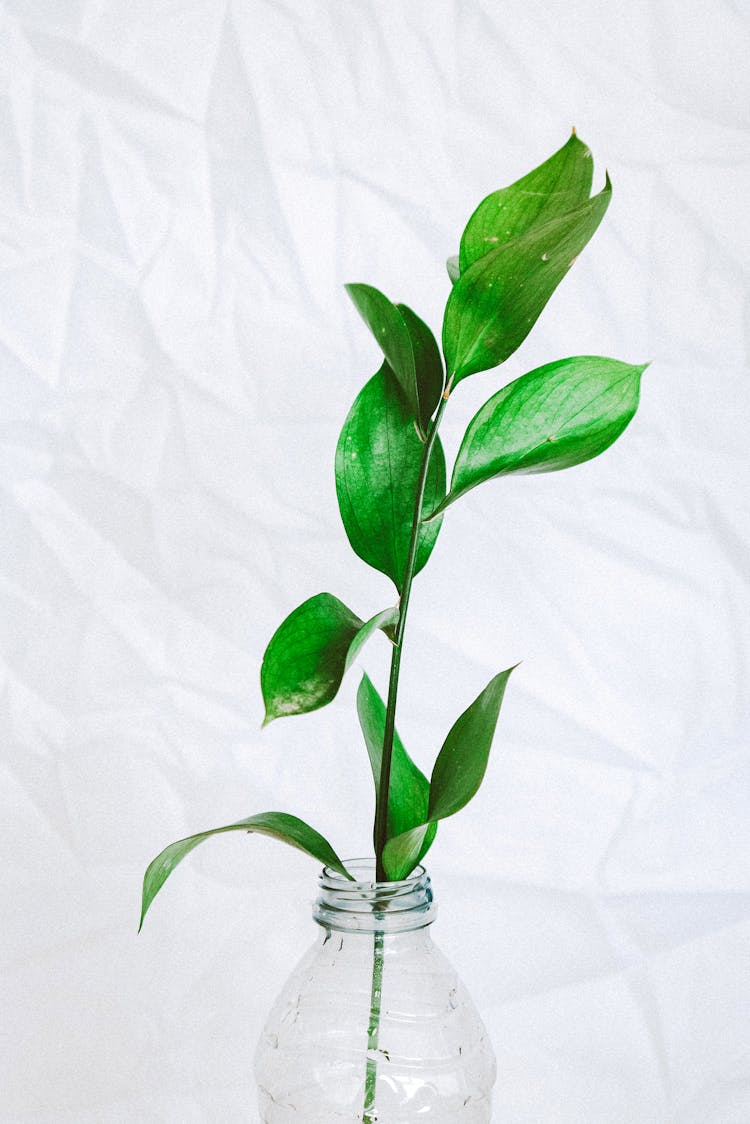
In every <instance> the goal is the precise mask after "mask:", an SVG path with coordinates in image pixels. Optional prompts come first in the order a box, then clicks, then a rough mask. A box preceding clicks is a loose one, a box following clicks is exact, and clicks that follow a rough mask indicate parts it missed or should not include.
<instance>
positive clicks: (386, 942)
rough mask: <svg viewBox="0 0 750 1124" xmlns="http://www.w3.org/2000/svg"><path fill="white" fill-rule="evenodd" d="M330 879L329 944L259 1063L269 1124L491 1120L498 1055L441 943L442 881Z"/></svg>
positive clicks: (324, 915)
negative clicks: (437, 937)
mask: <svg viewBox="0 0 750 1124" xmlns="http://www.w3.org/2000/svg"><path fill="white" fill-rule="evenodd" d="M346 865H347V869H349V870H350V871H351V872H352V874H353V875H354V876H355V878H356V879H357V881H354V882H349V881H347V880H346V879H344V878H342V877H341V876H340V875H338V874H336V873H334V872H333V871H331V870H329V869H325V870H324V871H323V872H322V874H321V876H320V894H319V897H318V900H317V902H316V903H315V907H314V910H313V917H314V919H315V921H317V923H318V925H320V933H319V934H318V938H317V940H316V941H315V943H314V944H313V946H312V948H311V949H310V950H309V952H308V953H307V955H306V956H305V957H304V958H303V959H302V961H301V963H300V964H299V965H298V967H297V968H296V969H295V971H294V972H293V973H292V975H291V977H290V978H289V980H288V981H287V983H286V985H285V987H284V988H283V990H282V992H281V994H280V996H279V998H278V999H277V1001H276V1003H275V1005H274V1007H273V1010H272V1011H271V1014H270V1016H269V1018H268V1021H267V1023H266V1026H265V1028H264V1030H263V1033H262V1035H261V1039H260V1042H259V1043H258V1049H257V1051H256V1058H255V1076H256V1080H257V1083H258V1098H259V1105H260V1118H261V1120H262V1121H263V1124H287V1122H289V1124H292V1122H294V1124H335V1122H342V1124H343V1122H346V1124H350V1122H351V1124H355V1121H360V1122H362V1124H376V1122H377V1124H411V1122H412V1121H413V1122H414V1124H421V1122H423V1121H430V1122H431V1124H489V1121H490V1119H491V1113H492V1106H491V1098H492V1086H493V1085H494V1083H495V1057H494V1054H493V1050H492V1045H491V1043H490V1041H489V1038H488V1036H487V1032H486V1030H485V1028H484V1026H483V1024H482V1021H481V1019H480V1017H479V1015H478V1013H477V1011H476V1008H475V1007H474V1004H473V1003H472V1001H471V999H470V998H469V995H468V994H467V992H466V989H465V988H464V986H463V984H462V983H461V981H460V980H459V979H458V977H457V975H456V972H455V970H454V969H453V968H452V967H451V965H450V964H449V963H448V961H447V960H446V958H445V957H444V956H443V954H442V953H441V952H440V951H439V950H438V949H437V948H436V947H435V945H434V944H433V942H432V938H431V935H430V929H429V926H430V925H431V923H432V921H433V920H434V917H435V905H434V903H433V896H432V890H431V885H430V879H429V877H428V876H427V874H426V872H425V870H424V868H423V867H418V868H417V869H416V871H415V872H414V873H413V874H412V875H411V877H409V878H407V879H405V880H404V881H402V882H375V881H373V878H374V864H373V862H372V860H369V859H357V860H352V861H350V862H348V863H347V864H346Z"/></svg>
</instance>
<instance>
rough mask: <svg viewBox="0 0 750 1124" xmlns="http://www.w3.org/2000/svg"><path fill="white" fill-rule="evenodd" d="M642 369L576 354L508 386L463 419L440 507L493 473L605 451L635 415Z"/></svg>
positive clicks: (546, 468)
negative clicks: (462, 432) (466, 424)
mask: <svg viewBox="0 0 750 1124" xmlns="http://www.w3.org/2000/svg"><path fill="white" fill-rule="evenodd" d="M647 366H648V364H643V365H641V366H631V365H630V364H629V363H622V362H621V361H620V360H618V359H606V358H603V357H602V356H598V355H578V356H574V357H573V358H571V359H559V360H558V361H557V362H555V363H547V364H546V365H545V366H544V367H538V368H537V369H536V370H535V371H530V372H529V373H528V374H527V375H521V377H520V378H518V379H515V380H514V381H513V382H511V383H508V385H507V386H504V387H503V388H502V390H499V391H498V392H497V394H494V395H493V396H492V398H490V399H489V401H487V402H485V404H484V406H482V408H481V409H480V410H479V412H478V413H477V414H476V415H475V416H474V418H473V419H472V420H471V422H470V423H469V427H468V429H467V430H466V433H465V435H464V439H463V441H462V442H461V447H460V449H459V450H458V456H457V457H456V463H455V465H454V468H453V478H452V480H451V488H450V492H449V493H448V495H447V496H446V498H445V500H444V502H443V503H442V504H441V505H440V507H439V508H438V509H437V510H438V512H440V511H441V510H444V509H445V508H446V507H448V505H449V504H451V503H453V502H454V500H457V499H458V498H459V496H462V495H464V494H465V493H466V492H468V491H469V490H470V489H471V488H474V487H476V485H477V484H481V483H482V482H483V481H484V480H490V479H492V477H494V476H507V475H509V474H511V473H532V472H557V471H558V470H560V469H563V468H570V467H572V466H573V465H576V464H582V463H583V461H587V460H591V459H592V457H596V456H598V455H599V453H603V452H604V450H605V449H608V448H609V446H610V445H611V444H612V443H613V442H614V441H616V440H617V438H618V437H619V436H620V434H621V433H622V432H623V430H624V429H625V428H626V426H627V425H628V424H629V422H630V421H631V419H632V418H633V415H634V414H635V411H636V409H637V407H638V399H639V395H640V382H641V375H642V374H643V372H644V371H645V369H646V367H647Z"/></svg>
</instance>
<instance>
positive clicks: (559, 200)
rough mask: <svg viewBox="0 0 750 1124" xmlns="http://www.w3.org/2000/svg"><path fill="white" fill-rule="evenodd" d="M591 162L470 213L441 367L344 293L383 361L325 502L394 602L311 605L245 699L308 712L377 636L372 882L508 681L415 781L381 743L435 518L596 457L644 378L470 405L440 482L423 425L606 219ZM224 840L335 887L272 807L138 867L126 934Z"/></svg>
mask: <svg viewBox="0 0 750 1124" xmlns="http://www.w3.org/2000/svg"><path fill="white" fill-rule="evenodd" d="M592 164H593V161H592V159H591V153H590V152H589V150H588V148H587V147H586V146H585V145H584V144H583V143H582V142H581V141H580V140H579V139H578V137H577V136H576V135H575V131H574V132H573V135H572V136H571V137H570V140H569V141H568V142H567V144H565V145H564V146H563V147H562V148H561V149H560V150H559V151H558V152H556V153H555V154H554V155H553V156H551V157H550V158H549V159H548V160H546V161H545V162H544V163H543V164H541V165H540V166H539V167H538V168H535V169H534V170H533V171H532V172H529V174H528V175H526V176H524V177H523V178H522V179H520V180H518V181H517V182H516V183H513V184H511V186H510V187H506V188H502V189H501V190H499V191H495V192H493V193H492V194H491V195H489V196H488V197H487V198H486V199H485V200H484V201H483V202H482V203H480V204H479V206H478V207H477V209H476V210H475V211H474V213H473V215H472V216H471V218H470V219H469V222H468V225H467V226H466V229H465V230H464V233H463V236H462V238H461V245H460V250H459V253H458V255H457V256H456V257H454V258H451V259H449V262H448V273H449V276H450V278H451V281H452V283H453V285H452V289H451V292H450V295H449V297H448V301H447V304H446V308H445V316H444V320H443V336H442V353H443V357H444V360H445V365H444V364H443V359H442V358H441V354H440V350H439V348H438V345H437V343H436V341H435V339H434V337H433V335H432V333H431V331H430V329H429V328H428V327H427V325H426V324H424V323H423V321H422V320H420V318H419V317H418V316H417V315H416V314H415V313H414V312H412V311H411V309H410V308H407V306H406V305H403V304H392V303H391V301H390V300H389V299H388V298H387V297H385V296H384V295H383V294H382V293H380V292H378V290H377V289H374V288H372V286H370V285H361V284H356V285H347V287H346V288H347V292H348V293H349V296H350V297H351V299H352V301H353V302H354V304H355V306H356V308H357V310H358V312H359V313H360V315H361V316H362V318H363V320H364V321H365V323H366V324H367V326H368V328H369V329H370V331H371V332H372V334H373V336H374V337H375V339H376V340H377V342H378V344H379V346H380V348H381V349H382V352H383V356H384V360H383V364H382V366H381V367H380V369H379V370H378V371H377V373H376V374H375V375H373V376H372V378H371V379H370V380H369V382H367V383H366V384H365V386H364V387H363V389H362V390H361V391H360V393H359V395H358V396H357V398H356V400H355V402H354V405H353V406H352V408H351V410H350V411H349V414H348V415H347V418H346V420H345V422H344V427H343V429H342V431H341V436H340V438H339V442H338V447H337V450H336V491H337V494H338V501H339V508H340V511H341V517H342V520H343V523H344V528H345V530H346V534H347V536H348V539H349V542H350V543H351V546H352V548H353V549H354V551H355V553H356V554H358V555H359V557H360V558H362V559H363V560H364V561H365V562H367V563H368V565H370V566H372V567H374V568H375V569H376V570H380V571H381V572H382V573H384V574H386V575H387V576H388V577H389V578H390V579H391V580H392V581H393V583H394V585H395V587H396V590H397V592H398V603H397V605H396V606H395V607H393V608H387V609H384V610H383V611H382V612H380V613H378V614H377V615H376V616H374V617H372V619H371V620H368V621H363V620H362V619H361V618H360V617H358V616H357V614H356V613H354V612H353V611H352V610H351V609H349V608H348V607H347V606H346V605H344V604H343V602H341V601H339V599H338V598H337V597H334V596H333V595H332V594H330V593H319V594H317V595H316V596H315V597H311V598H310V599H309V600H307V601H305V602H304V603H303V604H302V605H300V606H299V607H298V608H297V609H295V610H294V611H293V612H292V613H291V614H290V615H289V616H288V617H287V618H286V620H285V621H284V622H283V623H282V624H281V625H280V626H279V628H278V629H277V631H276V632H275V634H274V635H273V637H272V638H271V641H270V643H269V645H268V648H267V649H266V653H265V656H264V659H263V666H262V668H261V688H262V692H263V699H264V701H265V709H266V717H265V723H264V724H267V723H268V722H271V721H273V720H274V719H276V718H280V717H282V716H285V715H290V714H304V713H306V712H308V711H312V710H316V709H318V708H319V707H322V706H325V704H326V703H329V702H331V700H332V699H333V698H334V697H335V695H336V693H337V691H338V689H339V686H340V684H341V681H342V679H343V676H344V675H345V673H346V671H347V670H348V668H349V667H350V665H351V664H352V662H353V661H354V659H355V658H356V656H357V655H358V654H359V652H360V650H361V649H362V646H363V645H364V644H365V643H366V641H367V640H368V639H369V638H370V637H371V636H372V635H373V633H375V632H378V631H379V632H382V633H383V634H385V636H386V637H387V638H388V640H389V642H390V644H391V672H390V681H389V684H388V695H387V701H386V702H385V703H384V702H383V700H382V698H381V697H380V695H379V694H378V692H377V690H376V689H375V687H374V686H373V684H372V683H371V681H370V679H369V678H368V677H367V675H364V676H363V678H362V682H361V684H360V687H359V691H358V694H357V710H358V714H359V721H360V724H361V727H362V732H363V734H364V740H365V745H366V747H367V752H368V754H369V758H370V764H371V767H372V774H373V779H374V783H375V823H374V832H373V842H374V848H375V860H376V877H377V878H378V880H381V881H392V880H397V879H402V878H405V877H406V876H407V875H408V874H409V873H410V872H411V871H412V870H413V869H414V867H415V866H416V865H417V863H419V862H420V860H421V859H422V858H423V856H424V855H425V853H426V852H427V850H428V849H429V847H430V846H431V845H432V842H433V840H434V838H435V833H436V831H437V826H438V823H439V821H440V820H442V819H445V818H446V817H447V816H452V815H454V814H455V813H456V812H458V811H460V810H461V809H462V808H463V807H464V806H465V805H466V804H467V803H468V802H469V801H470V800H471V798H472V797H473V796H474V794H475V793H476V791H477V789H478V788H479V785H480V784H481V782H482V778H483V776H484V772H485V769H486V766H487V760H488V756H489V752H490V746H491V743H492V738H493V735H494V731H495V726H496V723H497V718H498V714H499V711H500V705H501V703H502V699H503V694H504V692H505V688H506V685H507V682H508V678H509V676H510V674H511V671H512V670H513V669H512V668H510V669H508V670H506V671H501V672H500V673H499V674H498V675H495V676H494V677H493V678H492V679H491V680H490V682H489V683H488V684H487V686H486V687H485V688H484V689H483V690H482V691H481V693H480V694H479V695H478V697H477V698H476V699H475V700H474V702H472V703H471V705H470V706H469V707H468V708H467V709H466V710H465V711H464V712H463V714H462V715H461V716H460V718H458V719H457V721H456V722H455V723H454V725H453V727H452V728H451V730H450V731H449V733H448V736H447V737H446V739H445V742H444V743H443V746H442V749H441V750H440V752H439V753H438V754H437V758H436V760H435V764H434V767H433V770H432V775H431V777H430V780H429V781H428V780H427V778H426V777H425V776H424V774H423V773H422V772H421V770H420V769H419V768H418V767H417V766H416V765H415V763H414V761H413V760H412V758H411V757H410V756H409V754H408V752H407V750H406V749H405V747H404V745H403V744H402V742H401V740H400V738H399V736H398V734H397V732H396V727H395V717H396V698H397V693H398V684H399V669H400V665H401V656H402V653H403V648H404V637H405V629H406V618H407V611H408V607H409V596H410V593H411V587H412V582H413V580H414V578H415V577H416V575H417V574H418V573H419V572H420V570H421V569H422V568H423V567H424V566H425V564H426V563H427V561H428V559H429V557H430V554H431V553H432V550H433V547H434V546H435V542H436V540H437V537H438V534H439V533H440V527H441V524H442V520H443V516H444V513H445V511H446V510H447V509H448V508H449V507H450V505H451V504H453V503H454V502H455V501H456V500H457V499H459V498H460V497H461V496H463V495H464V494H465V493H466V492H468V491H469V490H470V489H471V488H474V487H476V485H477V484H481V483H482V482H483V481H485V480H490V479H492V478H493V477H496V476H506V475H511V474H513V473H532V472H553V471H556V470H558V469H561V468H569V467H571V466H572V465H576V464H580V463H581V462H583V461H586V460H589V459H590V458H591V457H595V456H597V455H598V454H599V453H601V452H603V451H604V450H605V449H606V448H607V447H608V446H609V445H611V444H612V442H613V441H615V439H616V438H617V437H619V435H620V434H621V433H622V432H623V430H624V429H625V427H626V426H627V424H628V423H629V421H630V420H631V418H632V417H633V415H634V413H635V410H636V407H637V405H638V395H639V386H640V378H641V374H642V373H643V371H644V369H645V365H636V366H633V365H631V364H628V363H623V362H620V361H619V360H617V359H606V358H602V357H600V356H591V355H586V356H577V357H574V358H570V359H560V360H557V361H555V362H552V363H547V364H545V366H543V367H539V368H537V369H536V370H534V371H531V372H529V373H528V374H525V375H522V376H521V377H520V378H517V379H515V380H514V381H513V382H510V383H508V384H507V385H505V386H503V387H502V388H501V389H500V390H498V391H497V392H496V393H495V394H494V395H493V396H492V397H491V398H490V399H489V401H487V402H486V403H485V404H484V406H482V408H481V409H480V410H479V412H478V413H477V414H476V416H475V417H474V418H473V419H472V421H471V422H470V423H469V426H468V428H467V430H466V433H465V435H464V438H463V441H462V443H461V446H460V449H459V452H458V456H457V458H456V463H455V464H454V466H453V472H452V475H451V480H450V485H448V486H447V485H446V471H445V457H444V455H443V449H442V446H441V444H440V439H439V437H438V429H439V427H440V423H441V421H442V419H443V414H444V412H445V410H446V408H447V406H448V403H449V401H451V400H452V396H453V392H454V391H455V389H456V387H457V386H458V384H459V383H460V382H462V381H463V379H465V378H468V377H469V376H470V375H473V374H475V373H476V372H478V371H484V370H487V369H488V368H491V367H496V366H498V365H499V364H501V363H503V362H504V361H505V360H506V359H507V358H508V357H509V356H510V355H512V354H513V353H514V352H515V351H516V349H517V348H518V347H519V346H520V345H521V344H522V343H523V341H524V340H525V338H526V336H527V335H528V334H529V332H530V331H531V328H532V327H533V325H534V323H535V322H536V320H537V318H538V317H539V315H540V313H541V312H542V309H543V308H544V306H545V305H546V303H547V301H548V300H549V298H550V297H551V296H552V293H553V292H554V290H555V289H556V288H557V286H558V284H559V283H560V281H562V279H563V277H564V276H565V274H566V273H567V272H568V270H569V269H570V267H571V266H572V265H573V262H574V261H575V259H576V257H577V256H578V254H580V252H581V250H583V248H584V247H585V246H586V244H587V242H588V241H589V239H590V238H591V236H592V235H593V233H594V231H595V230H596V228H597V227H598V225H599V223H600V222H601V220H602V218H603V216H604V213H605V211H606V210H607V207H608V205H609V201H610V197H611V194H612V188H611V184H610V181H609V177H606V181H605V185H604V187H603V188H602V190H601V191H600V192H598V194H596V195H593V196H592V195H591V184H592ZM226 831H245V832H261V833H263V834H266V835H272V836H274V837H275V838H277V839H281V840H283V841H284V842H285V843H289V844H291V845H292V846H294V847H298V848H299V849H300V850H302V851H306V852H307V853H308V854H310V855H312V856H313V857H314V858H315V859H317V860H318V861H319V862H322V863H324V864H326V865H327V866H329V867H331V868H333V869H334V870H336V871H338V872H339V873H340V874H342V875H343V876H345V877H349V875H348V872H347V870H346V867H345V865H344V863H343V862H342V861H341V859H340V858H339V857H338V855H337V853H336V852H335V851H334V850H333V848H332V847H331V845H330V844H329V843H328V842H327V840H325V839H324V838H323V837H322V836H321V835H320V834H319V833H318V832H317V831H315V830H314V829H313V828H312V827H310V826H309V825H308V824H306V823H305V822H303V821H302V820H300V819H298V818H297V817H296V816H292V815H288V814H287V813H284V812H264V813H261V814H260V815H255V816H250V817H249V818H248V819H244V820H239V821H238V822H237V823H233V824H229V825H228V826H227V827H220V828H214V829H213V830H211V831H204V832H200V833H199V834H197V835H191V836H189V837H188V838H187V839H181V840H179V841H178V842H177V843H172V844H171V845H170V846H169V847H167V848H166V849H165V850H164V851H162V852H161V854H160V855H158V856H157V858H155V859H154V861H153V862H152V863H151V865H150V866H149V867H148V870H147V871H146V875H145V879H144V885H143V905H142V915H141V922H142V921H143V917H144V916H145V914H146V911H147V910H148V908H149V906H150V905H151V902H152V901H153V899H154V897H155V896H156V894H157V893H158V891H159V890H160V889H161V887H162V886H163V884H164V882H165V880H166V879H167V877H168V876H169V874H171V872H172V871H173V870H174V868H175V866H176V865H177V864H178V863H179V862H180V861H181V860H182V859H183V858H184V857H185V855H187V854H188V852H189V851H192V850H193V848H194V847H196V846H197V845H198V844H199V843H202V842H203V840H204V839H207V838H208V837H209V836H211V835H217V834H221V833H222V832H226Z"/></svg>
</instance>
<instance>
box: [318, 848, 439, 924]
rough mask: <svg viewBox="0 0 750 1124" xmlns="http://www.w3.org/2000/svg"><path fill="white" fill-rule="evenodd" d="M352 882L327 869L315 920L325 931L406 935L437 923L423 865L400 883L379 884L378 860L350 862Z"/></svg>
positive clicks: (430, 890)
mask: <svg viewBox="0 0 750 1124" xmlns="http://www.w3.org/2000/svg"><path fill="white" fill-rule="evenodd" d="M344 865H345V866H346V869H347V870H348V871H349V872H350V873H351V874H352V875H353V876H354V879H355V880H354V881H353V882H350V881H349V880H348V879H346V878H343V877H342V876H341V875H340V874H337V873H336V872H335V871H333V870H331V869H330V868H329V867H324V869H323V870H322V871H321V874H320V878H319V880H318V882H319V894H318V899H317V901H316V902H315V905H314V907H313V918H314V920H315V921H317V922H318V924H319V925H322V926H324V928H326V929H337V930H339V931H342V932H359V933H378V932H382V933H405V932H408V931H409V930H411V929H422V928H424V926H425V925H430V924H432V922H433V921H434V920H435V913H436V909H437V907H436V905H435V902H434V900H433V895H432V883H431V881H430V877H429V875H428V874H427V871H426V870H425V868H424V867H423V866H418V867H416V868H415V869H414V871H413V872H412V873H411V874H410V875H409V877H408V878H404V879H402V880H401V881H400V882H377V881H376V880H375V860H374V859H372V858H364V859H348V860H347V861H346V862H345V863H344Z"/></svg>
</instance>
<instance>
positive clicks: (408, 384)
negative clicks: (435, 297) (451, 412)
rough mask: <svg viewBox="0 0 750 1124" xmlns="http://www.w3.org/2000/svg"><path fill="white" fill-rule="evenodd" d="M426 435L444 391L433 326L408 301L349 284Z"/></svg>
mask: <svg viewBox="0 0 750 1124" xmlns="http://www.w3.org/2000/svg"><path fill="white" fill-rule="evenodd" d="M346 291H347V293H348V294H349V296H350V297H351V299H352V301H353V302H354V305H355V307H356V309H357V311H358V312H359V314H360V316H361V317H362V319H363V320H364V322H365V324H367V326H368V328H369V329H370V331H371V332H372V334H373V336H374V337H375V339H376V341H377V343H378V345H379V346H380V349H381V350H382V352H383V355H384V356H385V357H386V359H387V361H388V364H389V366H390V368H391V370H392V371H393V373H394V375H395V376H396V380H397V382H398V384H399V386H400V387H401V390H402V391H403V393H404V397H405V399H406V402H407V404H408V406H409V410H410V412H411V416H412V417H413V418H416V419H417V424H418V425H419V428H420V430H421V432H422V435H424V434H425V433H426V431H427V426H428V425H429V422H430V418H431V417H432V415H433V414H434V412H435V408H436V407H437V404H438V402H439V400H440V395H441V393H442V390H443V362H442V359H441V358H440V351H439V349H438V345H437V343H436V342H435V337H434V336H433V334H432V332H431V331H430V329H429V328H428V327H427V325H426V324H425V323H424V321H422V320H420V318H419V317H418V316H417V315H416V313H414V312H412V310H411V309H410V308H407V306H406V305H405V304H392V303H391V301H389V300H388V297H386V296H384V295H383V293H381V292H379V290H378V289H375V288H373V286H372V285H359V284H353V285H347V286H346Z"/></svg>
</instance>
